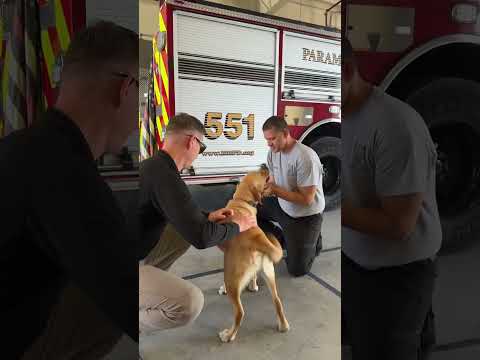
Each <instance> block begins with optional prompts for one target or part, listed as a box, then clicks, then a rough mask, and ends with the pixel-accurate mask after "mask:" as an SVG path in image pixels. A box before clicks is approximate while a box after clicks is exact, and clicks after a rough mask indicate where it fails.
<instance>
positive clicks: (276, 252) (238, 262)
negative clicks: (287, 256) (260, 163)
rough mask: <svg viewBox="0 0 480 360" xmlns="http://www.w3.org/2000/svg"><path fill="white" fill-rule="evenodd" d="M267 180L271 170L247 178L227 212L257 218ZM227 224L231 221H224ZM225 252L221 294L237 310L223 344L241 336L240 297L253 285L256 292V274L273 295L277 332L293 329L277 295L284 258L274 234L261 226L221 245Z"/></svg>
mask: <svg viewBox="0 0 480 360" xmlns="http://www.w3.org/2000/svg"><path fill="white" fill-rule="evenodd" d="M267 178H268V170H264V169H262V170H260V171H256V172H251V173H249V174H247V175H246V176H245V177H244V178H243V179H242V182H241V183H240V184H239V185H238V186H237V189H236V191H235V194H234V195H233V199H232V200H230V201H229V202H228V204H227V206H226V207H227V208H228V209H232V210H233V211H234V212H235V213H243V214H252V215H256V213H257V209H256V207H255V206H253V205H252V203H261V199H262V197H263V196H264V195H265V194H264V187H265V184H266V182H267ZM225 221H228V220H225ZM221 249H222V250H223V251H224V264H225V266H224V280H225V286H224V290H223V291H222V290H221V292H220V293H222V292H225V291H226V293H227V295H228V297H229V298H230V300H231V302H232V305H233V310H234V323H233V325H232V327H231V328H229V329H225V330H223V331H222V332H220V333H219V336H220V339H221V340H222V341H223V342H229V341H233V340H234V339H235V336H236V334H237V332H238V329H239V327H240V324H241V322H242V319H243V317H244V310H243V306H242V303H241V300H240V295H241V293H242V291H243V290H244V288H245V287H246V286H247V284H248V283H249V282H250V285H249V290H251V291H257V290H258V286H257V283H256V274H257V272H258V271H260V270H261V271H262V275H263V277H264V279H265V281H266V283H267V285H268V288H269V290H270V293H271V295H272V299H273V303H274V305H275V310H276V313H277V320H278V330H279V331H281V332H284V331H288V330H289V328H290V326H289V324H288V321H287V319H286V318H285V314H284V311H283V305H282V302H281V300H280V297H279V295H278V291H277V286H276V282H275V270H274V267H273V264H274V263H278V262H279V261H280V260H281V259H282V256H283V251H282V247H281V245H280V243H279V242H278V240H277V239H276V238H275V237H274V236H273V235H272V234H267V235H266V234H265V233H264V232H263V231H262V230H261V229H260V228H259V227H258V226H257V227H255V228H252V229H250V230H248V231H245V232H242V233H240V234H239V235H238V236H236V237H235V238H233V239H231V240H229V241H226V242H224V243H223V244H222V246H221Z"/></svg>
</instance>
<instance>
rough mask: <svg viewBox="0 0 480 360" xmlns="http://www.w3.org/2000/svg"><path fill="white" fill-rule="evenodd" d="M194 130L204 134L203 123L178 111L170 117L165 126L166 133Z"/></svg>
mask: <svg viewBox="0 0 480 360" xmlns="http://www.w3.org/2000/svg"><path fill="white" fill-rule="evenodd" d="M192 131H196V132H198V133H200V134H204V132H205V128H204V126H203V124H202V123H201V122H200V120H198V119H197V118H196V117H195V116H192V115H189V114H186V113H179V114H177V115H175V116H174V117H172V118H171V119H170V122H169V123H168V126H167V135H168V134H173V133H175V134H178V133H187V132H192Z"/></svg>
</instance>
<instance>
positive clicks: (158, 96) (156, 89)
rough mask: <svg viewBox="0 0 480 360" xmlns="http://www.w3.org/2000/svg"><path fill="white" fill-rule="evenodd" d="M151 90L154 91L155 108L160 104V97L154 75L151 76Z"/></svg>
mask: <svg viewBox="0 0 480 360" xmlns="http://www.w3.org/2000/svg"><path fill="white" fill-rule="evenodd" d="M153 89H154V91H155V106H157V105H160V103H161V102H162V98H161V97H160V88H159V86H158V80H157V77H156V76H155V74H153Z"/></svg>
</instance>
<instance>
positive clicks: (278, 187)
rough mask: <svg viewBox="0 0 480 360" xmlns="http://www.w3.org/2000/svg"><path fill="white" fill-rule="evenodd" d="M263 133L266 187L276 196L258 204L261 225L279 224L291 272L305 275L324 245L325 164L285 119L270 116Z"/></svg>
mask: <svg viewBox="0 0 480 360" xmlns="http://www.w3.org/2000/svg"><path fill="white" fill-rule="evenodd" d="M263 134H264V137H265V139H266V140H267V142H268V146H269V147H270V151H269V153H268V158H267V166H268V169H269V171H270V182H269V183H268V184H267V189H266V190H267V192H270V193H271V194H272V195H274V197H269V198H266V199H265V200H264V203H263V205H262V206H259V209H258V222H259V226H260V227H262V229H264V231H267V232H268V231H272V225H271V223H270V221H275V222H278V223H280V226H281V227H282V230H283V234H284V237H283V238H284V239H285V241H284V243H283V244H282V246H283V247H284V248H286V249H287V258H286V263H287V268H288V271H289V273H290V274H291V275H293V276H303V275H305V274H306V273H308V272H309V271H310V268H311V267H312V264H313V261H314V259H315V256H316V255H318V253H319V252H320V250H321V248H322V235H321V229H322V213H323V210H324V208H325V198H324V195H323V189H322V164H321V163H320V159H319V158H318V155H317V154H316V153H315V151H313V150H312V149H311V148H309V147H308V146H306V145H303V144H300V143H298V142H297V141H296V140H295V139H294V138H293V137H291V136H290V132H289V130H288V125H287V123H286V121H285V119H283V118H281V117H278V116H272V117H270V118H268V119H267V121H265V123H264V124H263Z"/></svg>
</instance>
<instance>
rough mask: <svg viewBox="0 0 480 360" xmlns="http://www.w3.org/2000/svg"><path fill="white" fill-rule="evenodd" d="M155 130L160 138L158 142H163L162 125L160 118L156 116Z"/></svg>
mask: <svg viewBox="0 0 480 360" xmlns="http://www.w3.org/2000/svg"><path fill="white" fill-rule="evenodd" d="M156 120H157V130H158V135H159V136H160V141H163V131H162V123H161V121H160V116H157V119H156Z"/></svg>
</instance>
